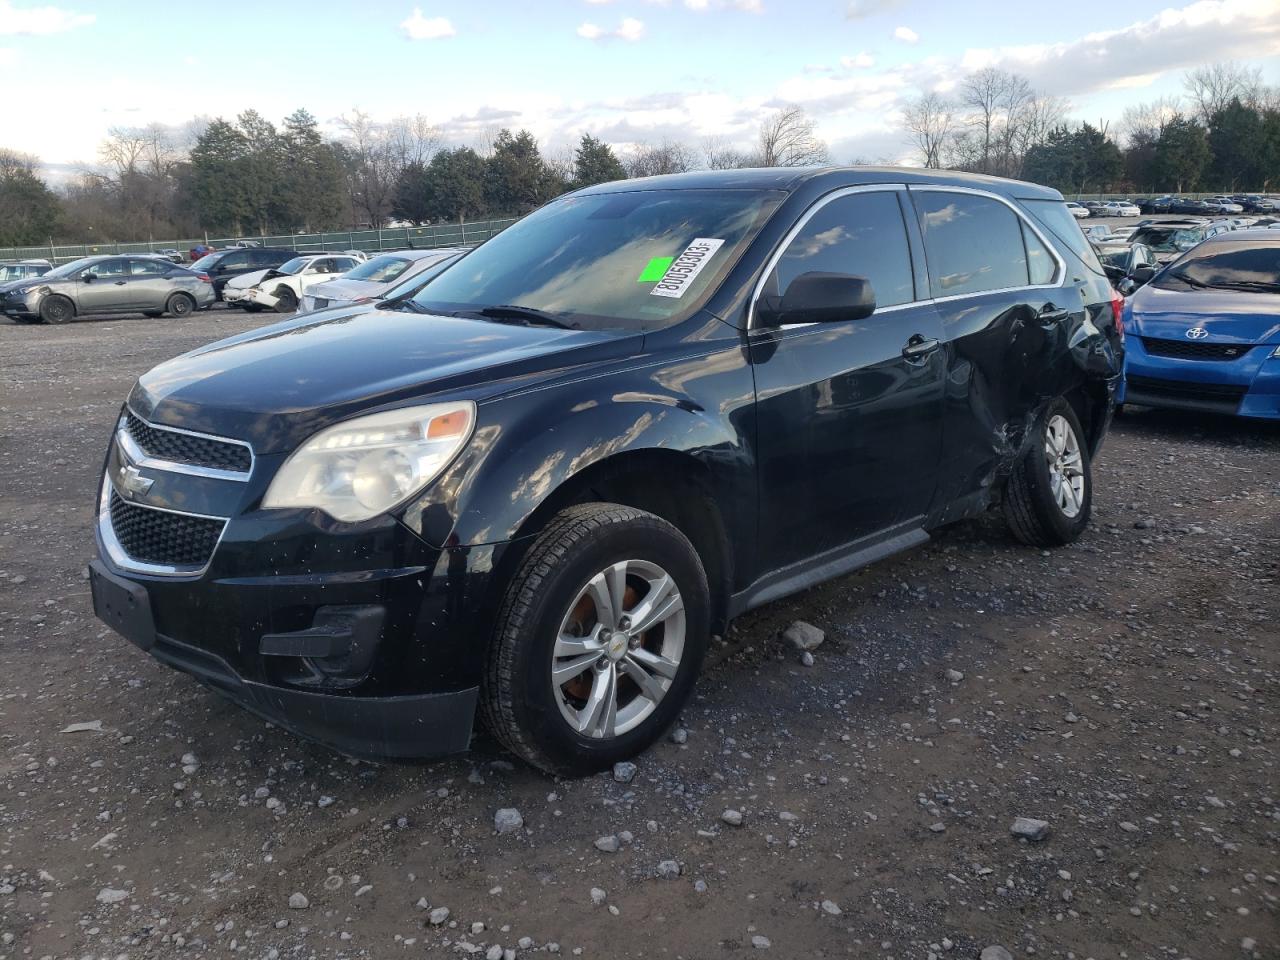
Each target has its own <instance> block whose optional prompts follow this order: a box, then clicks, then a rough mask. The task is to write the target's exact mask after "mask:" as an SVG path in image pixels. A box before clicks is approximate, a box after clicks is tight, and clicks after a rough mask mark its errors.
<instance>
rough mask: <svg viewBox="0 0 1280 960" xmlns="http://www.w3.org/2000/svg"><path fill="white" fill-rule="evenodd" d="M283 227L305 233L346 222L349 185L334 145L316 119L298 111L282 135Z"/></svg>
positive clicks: (280, 203)
mask: <svg viewBox="0 0 1280 960" xmlns="http://www.w3.org/2000/svg"><path fill="white" fill-rule="evenodd" d="M281 140H282V146H283V154H284V160H283V169H282V170H281V176H280V187H279V191H280V196H279V198H278V206H279V208H280V215H281V217H282V222H280V223H278V226H279V227H283V228H286V229H290V230H294V229H298V228H301V229H302V230H303V231H305V232H308V233H309V232H312V231H317V230H328V229H332V228H334V227H336V226H338V225H339V224H340V223H342V220H343V212H344V209H345V195H346V184H345V181H344V179H343V173H342V167H341V165H340V164H339V161H338V157H337V155H336V153H335V152H334V149H333V147H332V145H330V144H329V143H326V142H325V140H324V138H323V137H322V136H321V135H320V128H319V125H318V124H317V123H316V118H315V117H314V116H312V115H311V114H310V113H308V112H307V111H306V110H296V111H294V112H293V113H292V114H290V115H289V116H287V117H285V120H284V131H283V133H282V134H281Z"/></svg>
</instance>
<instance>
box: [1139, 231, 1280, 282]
mask: <svg viewBox="0 0 1280 960" xmlns="http://www.w3.org/2000/svg"><path fill="white" fill-rule="evenodd" d="M1155 286H1158V287H1161V288H1163V289H1166V290H1178V289H1184V288H1185V287H1194V288H1198V289H1213V290H1252V291H1257V292H1259V293H1280V243H1265V244H1259V245H1257V246H1245V245H1244V244H1236V243H1212V244H1208V245H1206V246H1205V247H1202V248H1200V249H1199V250H1197V251H1195V252H1194V253H1192V254H1189V255H1188V256H1186V257H1183V258H1182V259H1181V260H1179V261H1178V262H1177V263H1175V264H1174V265H1173V266H1171V267H1169V269H1167V270H1165V271H1164V272H1163V273H1162V274H1160V276H1159V278H1158V279H1157V281H1156V283H1155Z"/></svg>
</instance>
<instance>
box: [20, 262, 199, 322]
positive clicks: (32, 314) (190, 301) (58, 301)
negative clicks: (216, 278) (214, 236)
mask: <svg viewBox="0 0 1280 960" xmlns="http://www.w3.org/2000/svg"><path fill="white" fill-rule="evenodd" d="M213 300H214V296H213V284H212V283H211V281H210V279H209V275H208V274H205V273H197V272H196V271H194V270H188V269H187V268H186V267H180V266H177V265H176V264H172V263H168V262H167V261H165V260H162V259H160V258H159V257H152V256H149V255H138V256H94V257H84V258H83V259H80V260H73V261H71V262H70V263H65V264H63V265H62V266H60V267H55V268H54V269H52V270H50V271H49V272H48V273H46V274H44V275H43V276H40V277H36V278H34V279H32V280H28V281H24V282H22V283H20V284H17V285H16V286H13V287H11V288H10V289H8V290H6V291H5V293H4V298H3V300H0V311H3V312H4V313H5V314H6V315H7V316H10V317H12V318H14V319H15V320H18V321H19V322H23V323H35V322H44V323H66V322H67V321H68V320H71V319H73V318H74V317H77V316H85V315H92V314H111V313H143V314H146V315H147V316H149V317H158V316H160V315H161V314H165V313H167V314H169V315H170V316H173V317H185V316H188V315H189V314H190V313H191V312H192V311H194V310H199V309H203V308H205V307H208V306H209V305H210V304H212V303H213Z"/></svg>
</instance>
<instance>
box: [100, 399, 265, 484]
mask: <svg viewBox="0 0 1280 960" xmlns="http://www.w3.org/2000/svg"><path fill="white" fill-rule="evenodd" d="M125 430H126V431H128V433H129V436H130V437H131V438H132V439H133V442H134V443H136V444H137V445H138V446H139V447H140V448H141V449H142V451H143V452H144V453H145V454H146V455H147V456H149V457H154V458H155V459H157V460H168V461H170V462H172V463H182V464H188V465H190V466H193V467H203V468H205V469H209V470H226V471H229V472H232V473H248V472H249V471H250V470H251V469H252V467H253V454H252V452H250V450H249V448H248V447H247V446H245V445H244V444H241V443H236V442H234V441H231V440H219V439H217V438H216V437H205V436H199V435H196V434H192V433H186V432H183V431H178V430H168V429H165V428H164V427H155V426H152V425H151V424H149V423H147V422H146V421H145V420H143V419H142V418H141V417H138V416H135V415H134V414H133V412H132V411H130V412H129V413H127V414H126V416H125Z"/></svg>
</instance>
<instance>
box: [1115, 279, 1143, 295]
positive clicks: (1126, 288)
mask: <svg viewBox="0 0 1280 960" xmlns="http://www.w3.org/2000/svg"><path fill="white" fill-rule="evenodd" d="M1137 289H1138V285H1137V284H1136V283H1134V282H1133V278H1132V277H1125V278H1124V279H1123V280H1121V281H1120V282H1119V283H1117V284H1116V290H1117V291H1118V292H1119V293H1120V295H1121V296H1122V297H1127V296H1129V295H1130V294H1132V293H1133V291H1135V290H1137Z"/></svg>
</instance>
